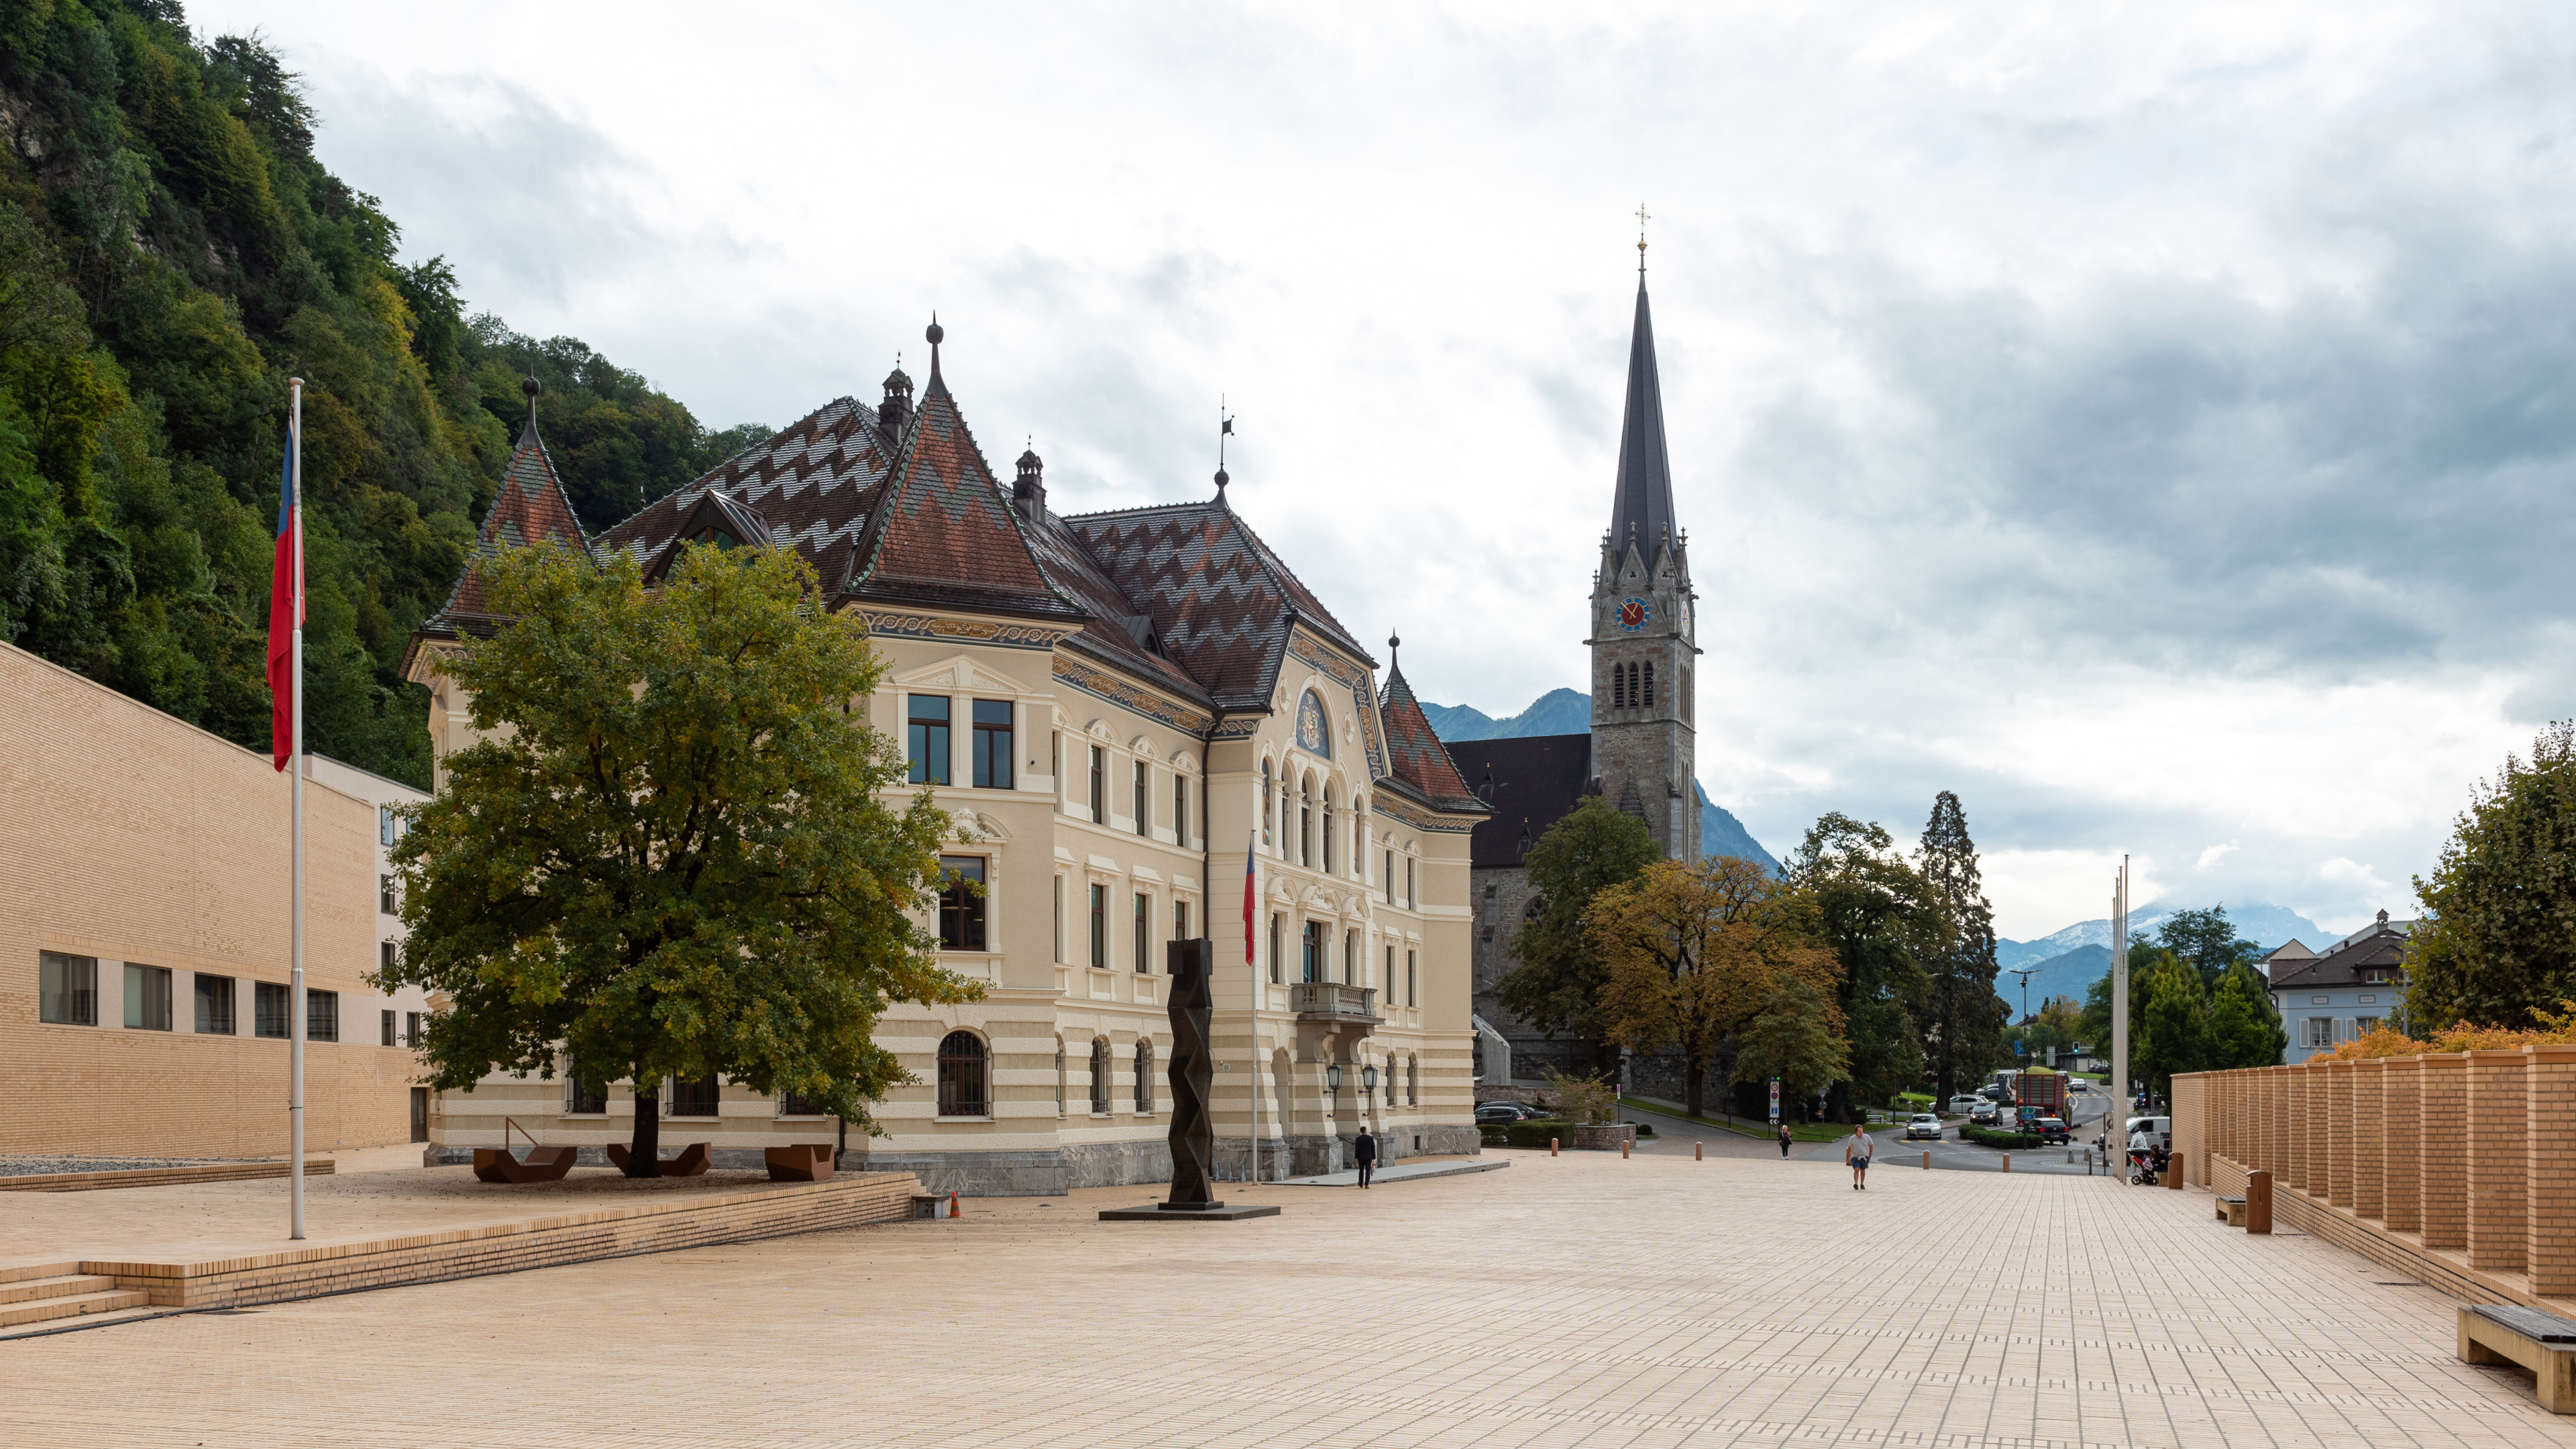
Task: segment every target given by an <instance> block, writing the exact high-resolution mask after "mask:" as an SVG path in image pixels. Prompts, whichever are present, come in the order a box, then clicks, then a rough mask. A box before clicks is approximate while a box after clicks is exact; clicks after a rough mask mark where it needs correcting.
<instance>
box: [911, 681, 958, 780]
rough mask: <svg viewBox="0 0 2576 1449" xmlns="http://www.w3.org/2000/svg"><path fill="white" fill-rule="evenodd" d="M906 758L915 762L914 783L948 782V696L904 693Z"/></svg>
mask: <svg viewBox="0 0 2576 1449" xmlns="http://www.w3.org/2000/svg"><path fill="white" fill-rule="evenodd" d="M904 701H905V703H904V735H903V750H904V758H906V759H908V760H910V761H911V762H912V783H914V784H916V785H945V784H947V783H948V696H946V695H944V694H908V695H905V696H904Z"/></svg>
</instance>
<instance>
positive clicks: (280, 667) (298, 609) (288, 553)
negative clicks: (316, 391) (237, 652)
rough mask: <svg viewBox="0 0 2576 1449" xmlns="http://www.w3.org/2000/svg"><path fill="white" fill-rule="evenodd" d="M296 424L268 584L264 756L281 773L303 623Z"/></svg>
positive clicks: (289, 744) (289, 438) (289, 741)
mask: <svg viewBox="0 0 2576 1449" xmlns="http://www.w3.org/2000/svg"><path fill="white" fill-rule="evenodd" d="M298 441H299V440H298V439H297V438H296V436H295V425H294V424H293V423H291V422H290V423H288V424H287V428H286V463H285V466H284V467H282V468H281V469H280V470H279V476H278V485H277V562H276V564H275V565H274V566H273V567H272V568H271V569H270V572H269V584H268V692H269V696H270V702H269V720H270V723H271V725H272V726H273V727H274V729H275V731H276V738H275V739H274V740H273V741H272V742H271V744H270V747H269V755H270V758H271V761H272V763H274V764H275V765H276V767H277V768H278V769H279V770H280V771H283V770H284V769H285V768H286V762H287V761H288V760H289V759H292V758H293V757H294V755H295V675H294V668H295V665H294V660H293V655H294V635H295V631H296V630H297V629H300V628H302V627H303V626H304V510H303V509H300V508H298V507H296V506H295V484H296V477H295V462H296V453H297V451H298V450H297V448H296V443H297V442H298Z"/></svg>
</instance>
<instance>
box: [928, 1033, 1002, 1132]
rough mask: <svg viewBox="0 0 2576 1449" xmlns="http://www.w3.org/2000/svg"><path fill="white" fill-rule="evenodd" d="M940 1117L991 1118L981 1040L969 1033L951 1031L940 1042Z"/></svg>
mask: <svg viewBox="0 0 2576 1449" xmlns="http://www.w3.org/2000/svg"><path fill="white" fill-rule="evenodd" d="M939 1115H940V1116H942V1117H989V1116H991V1115H992V1108H991V1106H990V1104H988V1103H987V1102H986V1101H985V1100H984V1039H983V1038H982V1037H979V1036H977V1035H976V1034H975V1033H973V1032H971V1031H952V1032H950V1033H949V1034H948V1035H946V1036H944V1037H941V1038H940V1039H939Z"/></svg>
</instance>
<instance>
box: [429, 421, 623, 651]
mask: <svg viewBox="0 0 2576 1449" xmlns="http://www.w3.org/2000/svg"><path fill="white" fill-rule="evenodd" d="M537 389H538V383H537V380H536V379H535V378H533V377H531V378H529V379H527V380H526V381H525V382H523V383H521V384H520V391H522V392H524V393H526V394H527V397H528V423H527V426H526V427H524V428H522V429H520V431H519V442H518V446H517V447H515V448H513V449H512V450H511V452H510V464H509V466H508V467H506V468H504V469H502V470H501V491H500V492H499V493H498V494H496V495H495V496H494V497H493V499H492V511H491V512H489V513H486V514H485V515H483V531H482V533H481V534H480V535H479V536H478V537H476V539H475V541H474V552H473V553H472V554H470V555H468V556H467V558H466V560H465V571H464V572H463V573H461V574H459V575H457V578H456V588H455V590H454V591H453V592H451V593H450V594H449V595H448V596H447V602H446V604H445V605H443V606H442V607H441V608H440V609H439V611H438V612H437V613H435V614H432V615H431V616H430V617H429V619H428V621H427V622H425V623H423V624H422V625H421V626H420V631H419V632H420V633H422V634H424V635H427V636H429V637H431V638H447V639H453V638H456V637H458V636H459V635H464V634H472V635H476V636H478V637H489V636H490V635H491V633H492V631H493V630H494V629H495V628H498V627H499V626H500V624H501V619H500V616H498V615H496V614H494V613H493V612H492V611H491V607H490V606H489V605H488V604H487V603H486V602H485V601H484V598H483V576H482V574H481V572H480V571H478V570H477V569H476V568H475V566H474V565H475V561H476V560H477V559H483V558H489V557H490V556H492V555H493V554H494V553H497V552H499V551H500V550H501V549H504V548H511V547H516V546H518V545H521V544H530V543H542V542H546V541H548V540H552V541H554V542H557V543H568V544H570V545H572V546H573V547H574V548H577V549H580V550H581V551H582V552H584V553H588V552H590V549H591V542H590V536H589V535H588V534H587V533H584V532H583V531H582V526H581V520H580V519H579V518H577V517H575V516H574V514H573V511H572V499H571V498H570V497H569V496H567V495H566V494H565V492H564V487H563V482H562V480H560V479H558V478H557V477H556V476H555V464H554V459H553V458H551V457H549V456H547V453H546V445H545V440H544V439H542V438H540V437H538V436H537Z"/></svg>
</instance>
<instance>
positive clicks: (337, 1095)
mask: <svg viewBox="0 0 2576 1449" xmlns="http://www.w3.org/2000/svg"><path fill="white" fill-rule="evenodd" d="M0 731H5V734H6V737H7V739H8V740H9V748H8V751H7V760H8V764H7V767H6V769H5V770H0V818H5V819H7V820H8V821H9V822H10V829H8V830H7V831H6V832H0V1078H5V1080H7V1081H8V1082H9V1083H10V1086H11V1089H12V1090H11V1093H10V1096H11V1103H12V1105H11V1109H10V1110H9V1111H8V1112H5V1113H0V1152H11V1153H35V1154H65V1155H78V1156H107V1157H113V1156H152V1157H264V1156H272V1155H276V1154H280V1153H283V1152H285V1151H286V1150H287V1114H286V1088H287V1037H288V1035H289V1033H290V1030H291V1015H290V996H289V992H288V983H289V979H290V978H289V962H288V955H289V951H288V944H289V943H288V933H289V929H290V927H289V907H290V902H289V899H288V894H289V884H288V881H289V871H288V853H289V841H288V833H289V832H288V800H287V797H288V792H289V782H288V781H287V779H286V778H285V777H284V776H283V775H281V774H279V773H278V772H276V771H275V770H274V769H272V768H271V767H270V764H269V761H268V759H267V757H266V756H264V755H260V754H254V753H253V752H251V751H249V750H245V749H243V748H241V747H240V746H238V745H235V744H232V743H229V742H227V741H225V740H221V739H218V738H216V737H215V736H213V735H211V734H208V733H206V732H205V731H203V730H200V729H198V728H196V727H195V726H193V725H189V724H186V723H183V722H182V721H180V720H177V719H174V718H172V717H170V716H169V715H166V714H163V713H162V712H160V711H159V710H156V709H153V708H151V707H150V706H148V705H145V704H142V703H139V702H137V701H135V700H133V699H130V698H128V697H126V696H124V695H122V694H119V693H117V692H116V691H114V690H111V689H108V688H105V687H104V686H101V685H98V684H95V683H92V682H91V681H89V680H87V679H84V678H82V677H81V676H79V675H77V674H74V673H72V672H71V671H69V670H66V669H63V668H60V667H58V666H56V665H53V664H49V663H47V662H46V661H44V660H42V659H39V658H37V657H36V656H34V655H32V654H29V653H26V652H25V651H23V650H20V649H16V648H12V647H9V646H7V645H0ZM308 769H309V773H308V776H307V779H308V781H309V783H308V786H307V788H306V790H305V796H304V798H305V869H306V898H305V905H306V911H305V979H306V987H307V1012H306V1020H307V1025H308V1029H309V1030H308V1035H309V1038H310V1045H309V1046H308V1048H307V1050H306V1060H305V1084H306V1087H305V1090H306V1101H307V1104H308V1105H307V1112H306V1129H305V1143H306V1147H307V1149H308V1150H310V1151H313V1152H316V1153H327V1152H329V1151H331V1150H333V1149H335V1148H350V1147H363V1146H371V1145H376V1144H382V1143H389V1142H402V1141H405V1140H408V1139H411V1138H413V1137H414V1135H415V1128H416V1126H417V1128H418V1129H419V1130H420V1134H421V1135H424V1136H425V1134H426V1127H427V1123H426V1121H425V1118H424V1117H422V1116H420V1115H419V1114H422V1113H424V1112H425V1109H426V1106H427V1096H426V1093H424V1092H420V1091H419V1090H418V1089H416V1088H414V1087H413V1086H412V1085H411V1079H412V1078H413V1076H415V1075H416V1073H417V1068H416V1066H415V1063H414V1059H413V1055H412V1053H411V1052H410V1050H408V1049H407V1048H406V1047H405V1046H403V1045H402V1044H401V1031H402V1025H403V1023H404V1022H406V1021H408V1020H411V1019H413V1018H414V1017H416V1016H417V1014H418V1013H420V1012H421V1011H423V1010H425V1009H426V1005H427V1004H426V1002H425V1001H424V1000H423V999H422V998H421V996H420V994H419V993H417V992H404V993H398V994H395V995H390V996H388V995H383V994H380V993H378V992H376V991H375V990H374V989H373V988H371V987H369V986H368V985H367V984H366V983H365V982H364V981H363V980H362V979H361V978H362V977H363V976H364V974H365V973H366V972H367V971H368V970H369V969H371V968H372V967H374V966H375V965H376V964H377V962H378V961H379V960H380V959H382V952H383V950H384V943H385V942H387V941H396V942H398V941H399V939H400V936H401V928H400V926H399V924H398V923H397V922H395V921H394V920H393V918H392V917H391V916H390V915H389V914H388V913H387V912H385V911H384V910H383V909H381V907H383V906H384V905H386V904H387V902H386V900H385V899H384V896H383V894H382V885H383V882H384V881H385V880H386V878H387V877H388V876H389V875H390V871H389V870H388V868H387V867H386V865H385V863H384V857H383V845H382V844H381V843H380V842H381V841H382V840H383V839H384V838H385V836H386V834H387V832H386V831H385V829H384V821H385V817H384V816H383V815H382V814H381V813H380V807H382V806H385V805H392V804H399V803H401V802H403V801H405V800H418V799H423V798H426V797H424V796H423V795H422V794H421V793H420V792H419V791H416V790H412V789H410V788H409V787H407V786H403V785H400V784H397V783H395V782H394V781H391V780H383V779H380V778H378V777H376V776H373V775H369V774H367V773H366V772H365V771H363V770H356V769H352V768H350V767H348V766H346V765H342V764H339V763H338V762H336V761H331V760H323V759H319V758H313V759H311V760H310V762H309V767H308ZM388 1021H390V1022H391V1023H392V1026H391V1029H390V1030H388V1029H387V1025H386V1024H387V1023H388Z"/></svg>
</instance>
